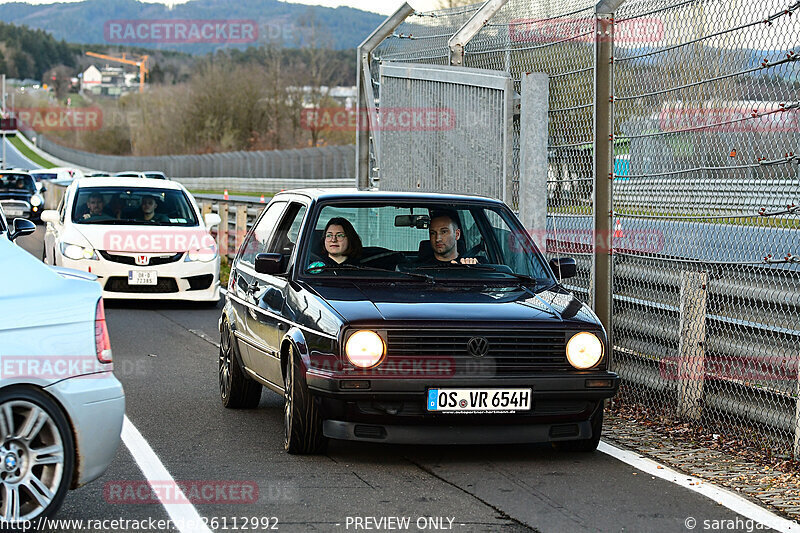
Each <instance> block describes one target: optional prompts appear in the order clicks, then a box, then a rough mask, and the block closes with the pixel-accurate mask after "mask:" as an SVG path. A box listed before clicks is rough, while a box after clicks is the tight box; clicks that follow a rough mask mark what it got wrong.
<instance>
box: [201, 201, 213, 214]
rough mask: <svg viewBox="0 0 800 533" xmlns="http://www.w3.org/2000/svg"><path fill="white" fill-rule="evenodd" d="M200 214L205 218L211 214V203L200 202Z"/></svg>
mask: <svg viewBox="0 0 800 533" xmlns="http://www.w3.org/2000/svg"><path fill="white" fill-rule="evenodd" d="M200 212H201V213H203V217H205V216H206V215H207V214H209V213H210V212H211V203H210V202H200Z"/></svg>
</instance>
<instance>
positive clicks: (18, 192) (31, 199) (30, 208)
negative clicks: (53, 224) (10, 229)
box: [0, 170, 44, 221]
mask: <svg viewBox="0 0 800 533" xmlns="http://www.w3.org/2000/svg"><path fill="white" fill-rule="evenodd" d="M0 206H2V208H3V210H4V211H5V212H6V215H7V216H8V217H9V218H15V217H24V218H27V219H28V220H33V221H38V220H39V219H40V218H41V214H42V210H43V209H44V198H43V197H42V195H41V194H40V192H39V189H38V188H37V186H36V181H35V180H34V179H33V177H31V175H30V174H29V173H27V172H23V171H21V170H2V171H0Z"/></svg>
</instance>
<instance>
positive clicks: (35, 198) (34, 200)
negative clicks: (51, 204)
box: [31, 194, 42, 207]
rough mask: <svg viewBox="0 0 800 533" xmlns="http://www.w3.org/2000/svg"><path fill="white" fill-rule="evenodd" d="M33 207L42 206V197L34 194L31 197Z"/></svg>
mask: <svg viewBox="0 0 800 533" xmlns="http://www.w3.org/2000/svg"><path fill="white" fill-rule="evenodd" d="M31 205H32V206H33V207H39V206H40V205H42V197H41V196H39V195H38V194H34V195H33V196H31Z"/></svg>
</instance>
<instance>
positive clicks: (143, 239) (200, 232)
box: [62, 224, 214, 254]
mask: <svg viewBox="0 0 800 533" xmlns="http://www.w3.org/2000/svg"><path fill="white" fill-rule="evenodd" d="M62 241H64V242H69V243H70V244H79V245H81V246H90V247H92V248H94V249H96V250H108V251H110V252H146V253H173V254H174V253H177V252H185V251H187V250H194V249H205V248H206V247H208V246H209V245H210V244H211V243H213V242H214V241H213V238H211V236H210V234H209V233H208V230H207V229H206V228H205V227H203V226H194V227H175V226H135V225H134V226H127V225H109V224H70V225H69V228H68V229H67V230H66V231H65V232H64V234H63V237H62Z"/></svg>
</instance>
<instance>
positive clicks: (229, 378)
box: [219, 320, 261, 409]
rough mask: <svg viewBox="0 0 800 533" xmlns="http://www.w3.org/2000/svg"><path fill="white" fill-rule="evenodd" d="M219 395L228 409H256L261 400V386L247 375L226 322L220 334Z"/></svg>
mask: <svg viewBox="0 0 800 533" xmlns="http://www.w3.org/2000/svg"><path fill="white" fill-rule="evenodd" d="M219 395H220V399H221V400H222V405H223V406H224V407H226V408H227V409H255V408H256V407H258V402H259V401H260V400H261V384H260V383H257V382H255V381H253V380H252V379H250V378H249V377H248V376H247V375H245V373H244V370H243V369H242V366H241V364H240V363H239V358H238V357H236V353H235V348H234V340H233V335H232V333H231V329H230V327H229V326H228V322H227V321H226V320H224V321H223V325H222V331H221V332H220V343H219Z"/></svg>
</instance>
